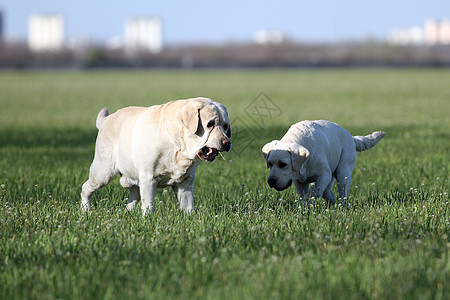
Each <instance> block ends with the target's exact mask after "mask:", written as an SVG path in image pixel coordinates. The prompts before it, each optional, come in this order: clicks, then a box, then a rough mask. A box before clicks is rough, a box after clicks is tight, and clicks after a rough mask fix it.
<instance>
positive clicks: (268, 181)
mask: <svg viewBox="0 0 450 300" xmlns="http://www.w3.org/2000/svg"><path fill="white" fill-rule="evenodd" d="M267 183H268V184H269V186H270V187H271V188H273V187H275V185H276V183H277V180H276V179H275V178H272V177H270V178H269V179H267Z"/></svg>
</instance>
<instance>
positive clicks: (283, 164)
mask: <svg viewBox="0 0 450 300" xmlns="http://www.w3.org/2000/svg"><path fill="white" fill-rule="evenodd" d="M278 166H279V167H280V169H283V168H284V167H286V166H287V164H285V163H284V162H281V161H280V163H279V164H278Z"/></svg>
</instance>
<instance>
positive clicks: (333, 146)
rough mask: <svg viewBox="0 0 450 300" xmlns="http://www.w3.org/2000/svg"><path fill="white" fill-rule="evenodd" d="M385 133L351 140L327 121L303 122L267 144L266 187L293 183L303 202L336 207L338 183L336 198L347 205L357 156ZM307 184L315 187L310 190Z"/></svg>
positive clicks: (374, 143) (285, 186)
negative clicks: (321, 201)
mask: <svg viewBox="0 0 450 300" xmlns="http://www.w3.org/2000/svg"><path fill="white" fill-rule="evenodd" d="M384 135H385V133H384V132H382V131H376V132H374V133H372V134H371V135H367V136H352V135H351V134H350V133H349V132H348V131H347V130H346V129H344V128H342V127H341V126H339V125H337V124H336V123H333V122H330V121H324V120H319V121H303V122H299V123H296V124H294V125H292V126H291V128H290V129H289V130H288V132H287V133H286V134H285V135H284V136H283V138H282V139H281V140H279V141H278V140H276V141H272V142H270V143H268V144H266V145H265V146H264V147H263V149H262V152H263V156H264V158H265V160H266V163H267V166H268V167H269V168H270V174H269V177H268V184H269V186H270V187H272V188H275V189H276V190H279V191H281V190H284V189H286V188H288V187H289V186H290V185H291V184H292V183H294V185H295V188H296V189H297V193H298V195H299V196H300V197H301V198H302V199H309V198H312V197H313V198H314V199H318V198H320V197H323V198H325V199H327V200H328V201H329V202H330V203H335V201H336V197H335V195H334V193H333V191H332V187H333V183H334V180H337V183H338V192H339V198H340V199H342V201H344V202H345V201H346V199H347V198H348V192H349V189H350V183H351V175H352V171H353V168H354V167H355V164H356V152H357V151H364V150H368V149H370V148H372V147H373V146H375V145H376V144H377V143H378V142H379V141H380V140H381V139H382V138H383V137H384ZM310 183H314V185H313V187H312V188H311V189H310V187H309V185H310Z"/></svg>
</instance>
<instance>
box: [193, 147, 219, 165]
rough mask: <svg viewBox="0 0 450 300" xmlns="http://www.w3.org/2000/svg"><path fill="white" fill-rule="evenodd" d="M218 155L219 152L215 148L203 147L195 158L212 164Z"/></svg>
mask: <svg viewBox="0 0 450 300" xmlns="http://www.w3.org/2000/svg"><path fill="white" fill-rule="evenodd" d="M217 155H219V150H217V149H216V148H211V147H207V146H205V147H203V148H202V149H200V150H198V152H197V156H198V157H199V158H200V159H201V160H204V161H208V162H213V161H214V159H216V156H217Z"/></svg>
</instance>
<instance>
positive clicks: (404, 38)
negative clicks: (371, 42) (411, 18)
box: [387, 27, 424, 45]
mask: <svg viewBox="0 0 450 300" xmlns="http://www.w3.org/2000/svg"><path fill="white" fill-rule="evenodd" d="M387 40H388V42H389V43H391V44H398V45H410V44H414V45H420V44H423V41H424V38H423V30H422V28H420V27H411V28H398V29H393V30H392V31H391V32H390V33H389V34H388V37H387Z"/></svg>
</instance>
